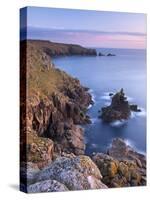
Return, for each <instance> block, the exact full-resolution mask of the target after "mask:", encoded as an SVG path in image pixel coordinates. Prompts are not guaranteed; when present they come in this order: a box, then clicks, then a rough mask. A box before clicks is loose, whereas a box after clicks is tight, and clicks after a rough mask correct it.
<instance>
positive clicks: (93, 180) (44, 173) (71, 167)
mask: <svg viewBox="0 0 150 200" xmlns="http://www.w3.org/2000/svg"><path fill="white" fill-rule="evenodd" d="M101 178H102V175H101V173H100V171H99V169H98V168H97V166H96V165H95V164H94V162H92V160H91V159H90V158H89V157H88V156H77V157H73V158H66V157H59V158H57V159H56V160H55V161H54V162H53V163H52V164H50V165H49V166H48V167H47V168H45V169H43V170H41V171H40V172H39V173H38V174H37V178H36V182H39V181H43V180H49V179H55V180H57V181H58V182H60V183H62V184H64V185H65V186H66V187H67V188H68V189H69V190H84V189H98V188H107V186H105V185H104V184H103V183H102V182H101Z"/></svg>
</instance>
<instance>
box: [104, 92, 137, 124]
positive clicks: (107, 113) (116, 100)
mask: <svg viewBox="0 0 150 200" xmlns="http://www.w3.org/2000/svg"><path fill="white" fill-rule="evenodd" d="M110 96H111V97H112V100H111V104H110V106H107V107H102V109H101V116H100V117H101V118H102V120H103V121H105V122H113V121H115V120H122V119H124V120H127V119H128V118H129V117H130V115H131V111H134V112H140V111H141V110H140V109H138V106H137V105H130V104H129V102H128V100H127V97H126V96H125V93H124V91H123V89H121V90H120V91H119V92H117V93H116V94H114V95H113V94H112V93H111V94H110Z"/></svg>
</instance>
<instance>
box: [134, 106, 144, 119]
mask: <svg viewBox="0 0 150 200" xmlns="http://www.w3.org/2000/svg"><path fill="white" fill-rule="evenodd" d="M138 109H140V110H141V112H134V111H132V112H131V118H134V117H146V111H145V109H144V108H138Z"/></svg>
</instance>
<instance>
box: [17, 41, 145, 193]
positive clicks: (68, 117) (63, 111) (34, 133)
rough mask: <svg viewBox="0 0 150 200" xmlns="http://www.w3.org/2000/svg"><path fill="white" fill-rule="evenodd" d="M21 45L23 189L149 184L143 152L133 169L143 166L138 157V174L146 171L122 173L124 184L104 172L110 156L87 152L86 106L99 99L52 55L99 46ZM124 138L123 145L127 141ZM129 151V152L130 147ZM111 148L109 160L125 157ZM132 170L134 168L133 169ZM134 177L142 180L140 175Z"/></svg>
mask: <svg viewBox="0 0 150 200" xmlns="http://www.w3.org/2000/svg"><path fill="white" fill-rule="evenodd" d="M20 48H21V88H20V89H21V105H20V109H21V126H20V127H21V133H20V141H21V143H20V151H21V152H20V155H21V160H20V161H21V171H20V182H21V190H22V191H25V192H50V191H68V190H82V189H99V188H107V187H123V186H129V185H131V186H132V185H145V183H146V178H145V177H146V175H144V173H145V168H146V167H145V168H144V166H143V165H142V166H141V168H140V170H141V171H142V172H141V171H140V170H139V165H140V162H141V163H142V164H143V163H144V162H146V161H145V160H144V158H143V157H142V155H141V156H140V155H139V154H138V153H137V152H135V153H134V154H133V153H132V155H134V159H133V160H132V161H133V162H134V164H133V166H132V169H133V170H134V169H135V168H136V167H137V163H136V162H137V160H138V170H137V171H136V174H140V178H139V179H138V181H137V182H136V181H133V180H132V178H131V181H129V180H128V179H127V177H126V176H125V174H123V175H122V177H123V179H125V178H126V179H127V181H128V184H127V182H126V181H125V182H123V183H122V184H120V183H118V182H115V181H114V179H113V180H112V177H111V179H110V177H109V176H108V174H105V173H103V169H102V168H101V165H99V162H101V161H99V159H104V158H99V156H98V154H96V155H92V156H91V158H90V157H89V156H86V155H84V154H85V153H84V150H85V144H84V130H83V129H82V127H81V126H80V125H83V124H86V123H90V118H89V116H87V114H86V111H87V108H88V106H89V105H91V104H93V101H92V96H91V95H90V94H89V92H88V88H85V87H83V86H82V85H81V84H80V82H79V80H78V79H76V78H72V77H71V76H69V75H68V74H66V73H65V72H63V71H61V70H59V69H57V68H55V66H54V64H53V63H52V59H51V58H52V56H59V55H95V51H94V50H91V49H86V48H83V47H80V46H78V45H66V44H58V43H51V42H47V41H32V40H28V41H22V42H21V45H20ZM26 55H27V57H26ZM26 79H27V80H28V83H27V84H28V89H27V90H26V88H25V86H26V82H25V81H26ZM134 109H135V107H134ZM118 140H119V141H120V143H119V142H118V143H119V144H120V145H121V144H122V143H124V142H123V141H122V140H120V139H118ZM113 144H114V143H113ZM124 146H125V143H124ZM112 147H113V146H112ZM118 147H119V148H120V146H118ZM118 147H117V148H118ZM121 149H122V147H121ZM123 150H124V149H123ZM119 151H120V149H119ZM126 151H127V152H128V154H129V150H128V148H127V147H126ZM108 152H109V154H108V153H107V154H106V157H107V158H108V157H111V158H109V159H108V160H111V159H117V160H119V159H118V158H116V156H114V155H115V154H112V150H110V149H109V150H108ZM110 152H111V153H110ZM122 152H123V151H122ZM130 157H131V153H130V154H129V157H126V159H127V161H128V160H130V159H129V158H130ZM141 159H142V160H141ZM104 160H106V162H102V163H103V164H104V168H105V167H106V168H105V169H106V170H107V166H106V164H107V163H108V160H107V159H104ZM135 160H136V161H135ZM120 162H121V161H118V165H117V167H116V168H117V170H115V175H116V176H114V177H115V180H116V179H117V178H116V177H118V176H120V171H119V169H118V167H119V166H120V165H119V163H120ZM123 162H124V161H123ZM124 164H125V163H124ZM108 165H109V164H108ZM113 165H114V164H113ZM145 165H146V164H145ZM127 166H128V164H127ZM105 169H104V171H105ZM128 171H129V172H130V169H128ZM113 173H114V172H113ZM118 173H119V174H118ZM141 173H143V174H141ZM131 174H132V173H131ZM124 176H125V178H124ZM135 176H136V175H135ZM144 178H145V182H144ZM106 179H107V181H106ZM134 179H135V180H137V179H136V178H135V177H134ZM112 182H113V183H114V182H115V184H112ZM132 182H134V183H132Z"/></svg>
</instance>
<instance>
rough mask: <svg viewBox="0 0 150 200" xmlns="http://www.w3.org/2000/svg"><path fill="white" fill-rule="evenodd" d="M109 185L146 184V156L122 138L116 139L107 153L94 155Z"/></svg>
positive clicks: (104, 180) (103, 180)
mask: <svg viewBox="0 0 150 200" xmlns="http://www.w3.org/2000/svg"><path fill="white" fill-rule="evenodd" d="M92 159H93V161H94V162H95V163H96V165H97V166H98V168H99V169H100V171H101V173H102V176H103V178H102V182H103V183H105V184H106V185H107V186H108V187H127V186H140V185H146V158H145V156H144V155H142V154H140V153H138V152H136V151H134V150H133V149H132V148H131V147H130V146H128V145H126V143H125V142H124V141H123V140H122V139H119V138H117V139H114V140H113V142H112V146H111V147H110V148H109V149H108V153H107V154H103V153H97V154H95V155H94V156H93V157H92Z"/></svg>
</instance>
